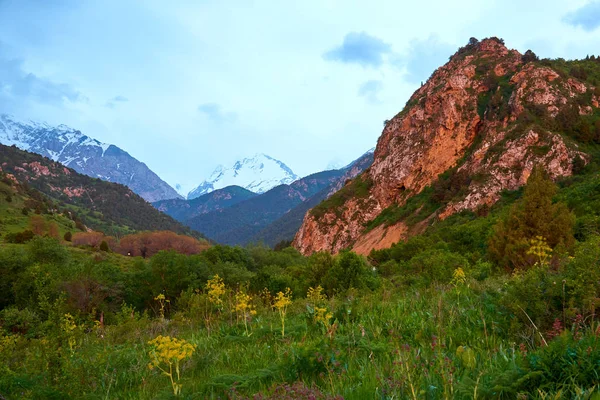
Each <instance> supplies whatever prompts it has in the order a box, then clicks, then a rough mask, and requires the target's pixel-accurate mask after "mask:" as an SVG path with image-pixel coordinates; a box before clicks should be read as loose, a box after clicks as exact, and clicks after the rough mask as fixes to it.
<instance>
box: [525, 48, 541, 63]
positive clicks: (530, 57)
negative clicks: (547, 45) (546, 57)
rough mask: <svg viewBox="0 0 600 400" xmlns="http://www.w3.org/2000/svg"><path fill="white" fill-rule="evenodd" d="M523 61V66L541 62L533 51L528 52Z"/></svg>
mask: <svg viewBox="0 0 600 400" xmlns="http://www.w3.org/2000/svg"><path fill="white" fill-rule="evenodd" d="M521 61H523V64H527V63H529V62H533V61H539V58H538V56H537V55H536V54H535V53H534V52H533V51H531V50H527V51H526V52H525V54H523V55H522V56H521Z"/></svg>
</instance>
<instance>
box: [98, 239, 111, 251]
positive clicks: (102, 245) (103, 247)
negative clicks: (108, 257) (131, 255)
mask: <svg viewBox="0 0 600 400" xmlns="http://www.w3.org/2000/svg"><path fill="white" fill-rule="evenodd" d="M109 250H110V249H109V248H108V243H106V240H103V241H102V242H101V243H100V251H109Z"/></svg>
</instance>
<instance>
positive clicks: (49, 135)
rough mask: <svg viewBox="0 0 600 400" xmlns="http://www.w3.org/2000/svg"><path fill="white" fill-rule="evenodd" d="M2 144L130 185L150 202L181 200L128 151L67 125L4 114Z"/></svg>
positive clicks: (1, 118)
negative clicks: (19, 118)
mask: <svg viewBox="0 0 600 400" xmlns="http://www.w3.org/2000/svg"><path fill="white" fill-rule="evenodd" d="M0 143H2V144H5V145H7V146H12V145H15V146H17V147H18V148H20V149H22V150H27V151H30V152H32V153H38V154H41V155H42V156H45V157H48V158H50V159H52V160H53V161H58V162H60V163H61V164H64V165H66V166H68V167H70V168H73V169H74V170H75V171H77V172H79V173H82V174H85V175H88V176H91V177H94V178H100V179H102V180H105V181H109V182H116V183H121V184H123V185H127V186H129V187H130V188H131V190H133V191H134V192H135V193H137V194H139V195H140V196H141V197H143V198H144V199H145V200H146V201H149V202H153V201H158V200H166V199H173V198H181V196H179V195H178V194H177V192H176V191H175V189H173V188H172V187H171V186H169V185H168V184H167V183H166V182H164V181H163V180H161V179H160V178H159V177H158V175H156V174H155V173H154V172H152V171H151V170H150V169H149V168H148V167H147V166H146V164H144V163H142V162H140V161H138V160H136V159H135V158H133V157H132V156H130V155H129V154H128V153H127V152H125V151H124V150H122V149H120V148H118V147H117V146H115V145H112V144H107V143H101V142H99V141H97V140H96V139H93V138H90V137H89V136H86V135H84V134H83V133H81V132H80V131H78V130H75V129H72V128H69V127H68V126H66V125H58V126H51V125H48V124H46V123H39V122H34V121H19V120H17V119H15V118H14V117H12V116H10V115H6V114H3V115H0Z"/></svg>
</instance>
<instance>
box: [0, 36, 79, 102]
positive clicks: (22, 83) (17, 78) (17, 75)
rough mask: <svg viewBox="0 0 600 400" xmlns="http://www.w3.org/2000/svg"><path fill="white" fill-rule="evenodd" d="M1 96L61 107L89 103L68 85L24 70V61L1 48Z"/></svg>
mask: <svg viewBox="0 0 600 400" xmlns="http://www.w3.org/2000/svg"><path fill="white" fill-rule="evenodd" d="M0 94H1V95H3V96H4V97H7V98H15V97H17V98H19V97H20V98H25V99H29V100H34V101H37V102H40V103H45V104H51V105H61V104H63V103H64V102H65V101H70V102H87V97H85V96H84V95H83V94H82V93H81V92H79V91H78V90H76V89H75V88H73V87H72V86H71V85H69V84H66V83H57V82H54V81H52V80H50V79H47V78H43V77H39V76H37V75H35V74H33V73H31V72H26V71H25V70H24V69H23V61H22V60H20V59H17V58H10V57H8V56H7V55H6V54H4V52H3V51H2V47H1V46H0Z"/></svg>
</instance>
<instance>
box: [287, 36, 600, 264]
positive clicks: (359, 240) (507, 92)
mask: <svg viewBox="0 0 600 400" xmlns="http://www.w3.org/2000/svg"><path fill="white" fill-rule="evenodd" d="M599 78H600V74H599V73H598V62H597V61H596V60H583V61H576V62H570V63H569V62H565V61H564V60H560V59H559V60H555V61H552V60H541V61H540V60H538V59H537V57H536V56H535V54H533V53H532V52H530V51H528V52H527V53H525V54H524V55H522V54H520V53H519V52H518V51H516V50H509V49H508V48H507V47H506V46H505V45H504V42H503V41H502V40H501V39H497V38H490V39H485V40H483V41H481V42H479V41H477V40H476V39H471V41H470V42H469V44H468V45H467V46H465V47H463V48H461V49H459V51H458V52H457V53H456V54H454V55H453V56H452V57H451V58H450V61H449V62H448V63H447V64H446V65H444V66H442V67H440V68H438V69H437V70H436V71H435V72H434V74H433V75H432V76H431V78H430V79H429V80H428V81H427V82H426V83H425V84H424V85H423V86H422V87H421V88H419V89H418V90H417V91H416V92H415V93H414V94H413V95H412V96H411V98H410V99H409V101H408V102H407V104H406V106H405V107H404V109H403V110H402V111H401V112H400V113H399V114H398V115H396V116H395V117H394V118H392V119H391V120H389V121H386V125H385V128H384V130H383V133H382V134H381V136H380V138H379V140H378V143H377V147H376V150H375V158H374V161H373V164H372V166H371V167H370V168H368V169H367V170H366V171H365V172H364V173H362V174H361V175H359V176H358V177H357V178H355V179H354V180H353V181H351V182H349V183H348V184H346V185H345V186H344V187H343V188H342V189H341V190H340V191H339V192H337V193H336V194H334V195H333V196H331V197H330V198H329V199H327V200H326V201H324V202H322V203H321V204H319V205H318V206H317V207H314V208H313V209H312V210H311V211H310V212H309V213H308V214H307V215H306V217H305V219H304V222H303V224H302V227H301V228H300V230H299V232H298V234H297V235H296V237H295V240H294V246H295V247H296V248H298V249H299V250H300V251H301V252H302V253H304V254H310V253H313V252H315V251H321V250H325V251H330V252H333V253H337V252H339V251H340V250H342V249H345V248H352V249H353V250H355V251H357V252H359V253H363V254H367V253H369V252H370V251H371V250H372V249H379V248H384V247H389V246H390V245H391V244H393V243H395V242H397V241H399V240H401V239H403V238H406V237H407V236H409V235H412V234H415V233H418V232H421V231H423V230H424V229H425V228H426V227H427V226H428V224H431V223H433V222H434V221H435V220H439V219H445V218H447V217H448V216H450V215H452V214H456V213H459V212H461V211H465V210H466V211H477V212H485V209H486V208H489V207H490V206H492V205H493V204H494V203H495V202H496V201H497V200H498V199H499V198H500V193H501V192H502V191H504V190H515V189H518V188H519V187H521V186H522V185H524V184H525V182H526V181H527V178H528V177H529V175H530V174H531V171H532V169H533V167H534V166H535V165H541V166H543V167H544V168H545V169H546V171H547V172H548V174H549V175H550V176H551V177H552V178H553V179H557V178H559V177H564V176H569V175H571V174H573V171H574V169H576V168H580V166H582V165H585V164H586V163H587V162H588V161H589V159H590V157H589V155H588V153H586V146H587V145H588V144H590V143H594V142H596V143H597V142H600V123H599V122H598V121H599V120H600V110H599V108H598V107H599V104H598V103H599V99H600V92H599V90H598V88H597V85H598V79H599Z"/></svg>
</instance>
